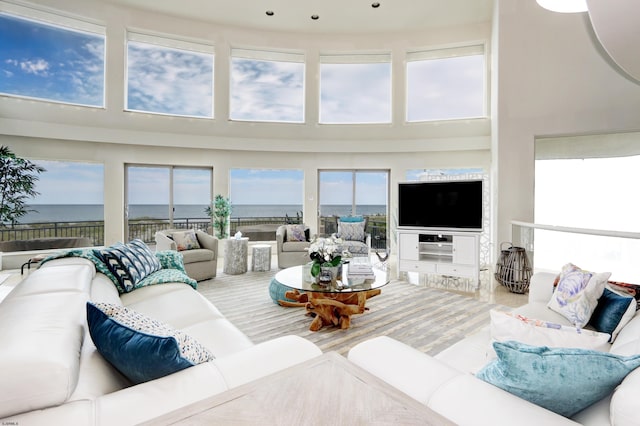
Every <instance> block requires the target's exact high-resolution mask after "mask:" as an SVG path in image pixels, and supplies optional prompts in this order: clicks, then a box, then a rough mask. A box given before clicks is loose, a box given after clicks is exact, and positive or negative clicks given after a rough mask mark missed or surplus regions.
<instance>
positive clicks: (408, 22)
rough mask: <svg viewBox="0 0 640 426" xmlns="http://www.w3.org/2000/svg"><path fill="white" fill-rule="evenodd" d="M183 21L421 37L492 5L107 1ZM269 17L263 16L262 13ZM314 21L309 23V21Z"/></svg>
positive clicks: (458, 0)
mask: <svg viewBox="0 0 640 426" xmlns="http://www.w3.org/2000/svg"><path fill="white" fill-rule="evenodd" d="M106 1H107V2H110V3H114V4H120V5H126V6H128V7H132V8H136V9H142V10H149V11H156V12H161V13H164V14H168V15H173V16H179V17H183V18H189V19H196V20H203V21H208V22H213V23H217V24H223V25H232V26H240V27H245V28H254V29H262V30H278V31H287V32H289V31H292V32H304V33H351V34H355V33H365V34H366V33H376V32H397V31H403V32H405V31H420V30H424V29H428V28H434V27H445V26H452V25H461V24H470V23H476V22H486V21H490V20H491V15H492V8H493V0H379V3H380V6H379V7H378V8H373V7H372V6H371V5H372V3H373V2H374V0H315V1H310V0H180V1H176V0H106ZM267 10H271V11H273V13H274V14H273V16H267V14H266V11H267ZM314 14H315V15H318V16H319V19H317V20H312V19H311V15H314Z"/></svg>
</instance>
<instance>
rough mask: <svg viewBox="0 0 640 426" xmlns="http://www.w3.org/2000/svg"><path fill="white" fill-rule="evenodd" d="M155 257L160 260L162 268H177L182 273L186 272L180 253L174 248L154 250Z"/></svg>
mask: <svg viewBox="0 0 640 426" xmlns="http://www.w3.org/2000/svg"><path fill="white" fill-rule="evenodd" d="M156 257H157V258H158V260H159V261H160V266H161V267H162V269H177V270H178V271H180V272H182V273H185V274H186V273H187V271H186V269H184V257H182V253H178V252H177V251H175V250H160V251H156Z"/></svg>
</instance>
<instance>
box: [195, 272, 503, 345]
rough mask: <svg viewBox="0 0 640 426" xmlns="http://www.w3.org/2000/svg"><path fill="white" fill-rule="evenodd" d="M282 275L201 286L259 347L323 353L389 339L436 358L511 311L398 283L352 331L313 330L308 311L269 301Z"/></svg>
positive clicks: (229, 278) (357, 318)
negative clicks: (308, 346)
mask: <svg viewBox="0 0 640 426" xmlns="http://www.w3.org/2000/svg"><path fill="white" fill-rule="evenodd" d="M276 272H277V271H275V270H272V271H269V272H247V273H246V274H242V275H226V274H221V273H219V274H218V276H217V277H216V278H215V279H213V280H207V281H203V282H200V283H199V284H198V291H199V292H200V293H202V295H204V296H205V297H206V298H207V299H208V300H210V301H211V302H212V303H213V304H214V305H215V306H216V307H217V308H218V309H219V310H220V312H222V314H223V315H225V317H227V318H228V319H229V320H230V321H231V322H232V323H233V324H234V325H235V326H236V327H238V328H239V329H240V330H242V331H243V332H244V333H245V334H246V335H247V336H248V337H249V338H250V339H251V340H252V341H253V342H254V343H260V342H263V341H266V340H270V339H273V338H275V337H279V336H284V335H288V334H295V335H298V336H302V337H305V338H307V339H309V340H310V341H312V342H314V343H315V344H316V345H318V346H319V347H320V349H322V351H323V352H327V351H336V352H338V353H340V354H342V355H346V354H347V352H348V351H349V349H351V348H352V347H353V346H354V345H356V344H358V343H359V342H362V341H364V340H367V339H370V338H372V337H376V336H389V337H392V338H394V339H396V340H399V341H401V342H404V343H406V344H408V345H410V346H412V347H414V348H416V349H418V350H420V351H422V352H424V353H427V354H430V355H435V354H437V353H438V352H440V351H442V350H443V349H445V348H447V347H448V346H450V345H452V344H453V343H455V342H457V341H459V340H461V339H463V338H464V337H466V336H468V335H470V334H472V333H474V332H476V331H478V330H479V329H480V328H482V327H485V326H486V325H488V324H489V310H491V309H492V308H500V309H505V310H507V309H508V308H505V307H502V306H500V305H496V304H489V303H485V302H480V301H477V300H475V299H473V298H471V297H466V296H464V295H461V294H457V293H452V292H448V291H446V290H440V289H434V288H428V287H420V286H416V285H414V284H410V283H407V282H405V281H401V280H396V279H394V280H392V281H391V282H390V283H389V284H387V285H386V286H384V287H383V288H382V294H380V295H379V296H375V297H373V298H371V299H369V300H368V301H367V307H368V308H369V310H367V311H366V312H365V313H364V314H362V315H354V316H353V317H352V319H351V328H349V329H346V330H340V329H337V328H335V327H323V328H322V329H321V330H320V331H317V332H312V331H309V324H310V323H311V320H312V318H311V317H309V316H307V315H305V310H304V308H285V307H281V306H279V305H277V304H275V303H274V302H273V301H272V300H271V297H270V296H269V283H270V281H271V278H272V277H273V276H274V275H275V274H276Z"/></svg>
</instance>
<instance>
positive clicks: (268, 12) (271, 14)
mask: <svg viewBox="0 0 640 426" xmlns="http://www.w3.org/2000/svg"><path fill="white" fill-rule="evenodd" d="M265 13H266V14H267V16H273V15H275V13H273V10H267V11H266V12H265Z"/></svg>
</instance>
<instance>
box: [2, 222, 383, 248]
mask: <svg viewBox="0 0 640 426" xmlns="http://www.w3.org/2000/svg"><path fill="white" fill-rule="evenodd" d="M299 223H302V218H301V217H289V216H284V217H242V218H231V220H230V225H231V226H230V228H231V232H230V235H233V234H235V233H236V232H237V231H238V230H239V229H242V228H246V227H250V226H254V225H279V224H299ZM168 227H172V228H175V229H201V230H203V231H205V232H209V231H210V228H211V219H209V218H178V219H174V220H173V224H170V222H169V220H168V219H140V220H135V219H133V220H129V226H128V231H129V240H132V239H135V238H139V239H141V240H142V241H144V242H146V243H154V242H155V234H156V232H157V231H160V230H163V229H167V228H168ZM337 230H338V228H337V217H335V216H332V217H321V218H320V231H319V234H320V235H330V234H332V233H334V232H337ZM365 232H367V233H370V234H371V246H372V248H373V249H376V250H384V249H385V248H387V224H386V216H371V217H369V218H368V219H367V228H366V229H365ZM56 237H86V238H89V239H90V240H91V242H92V244H93V245H94V246H102V245H104V222H102V221H86V222H50V223H25V224H18V225H15V226H14V227H9V228H0V241H15V240H33V239H39V238H56ZM274 239H275V231H274Z"/></svg>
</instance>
